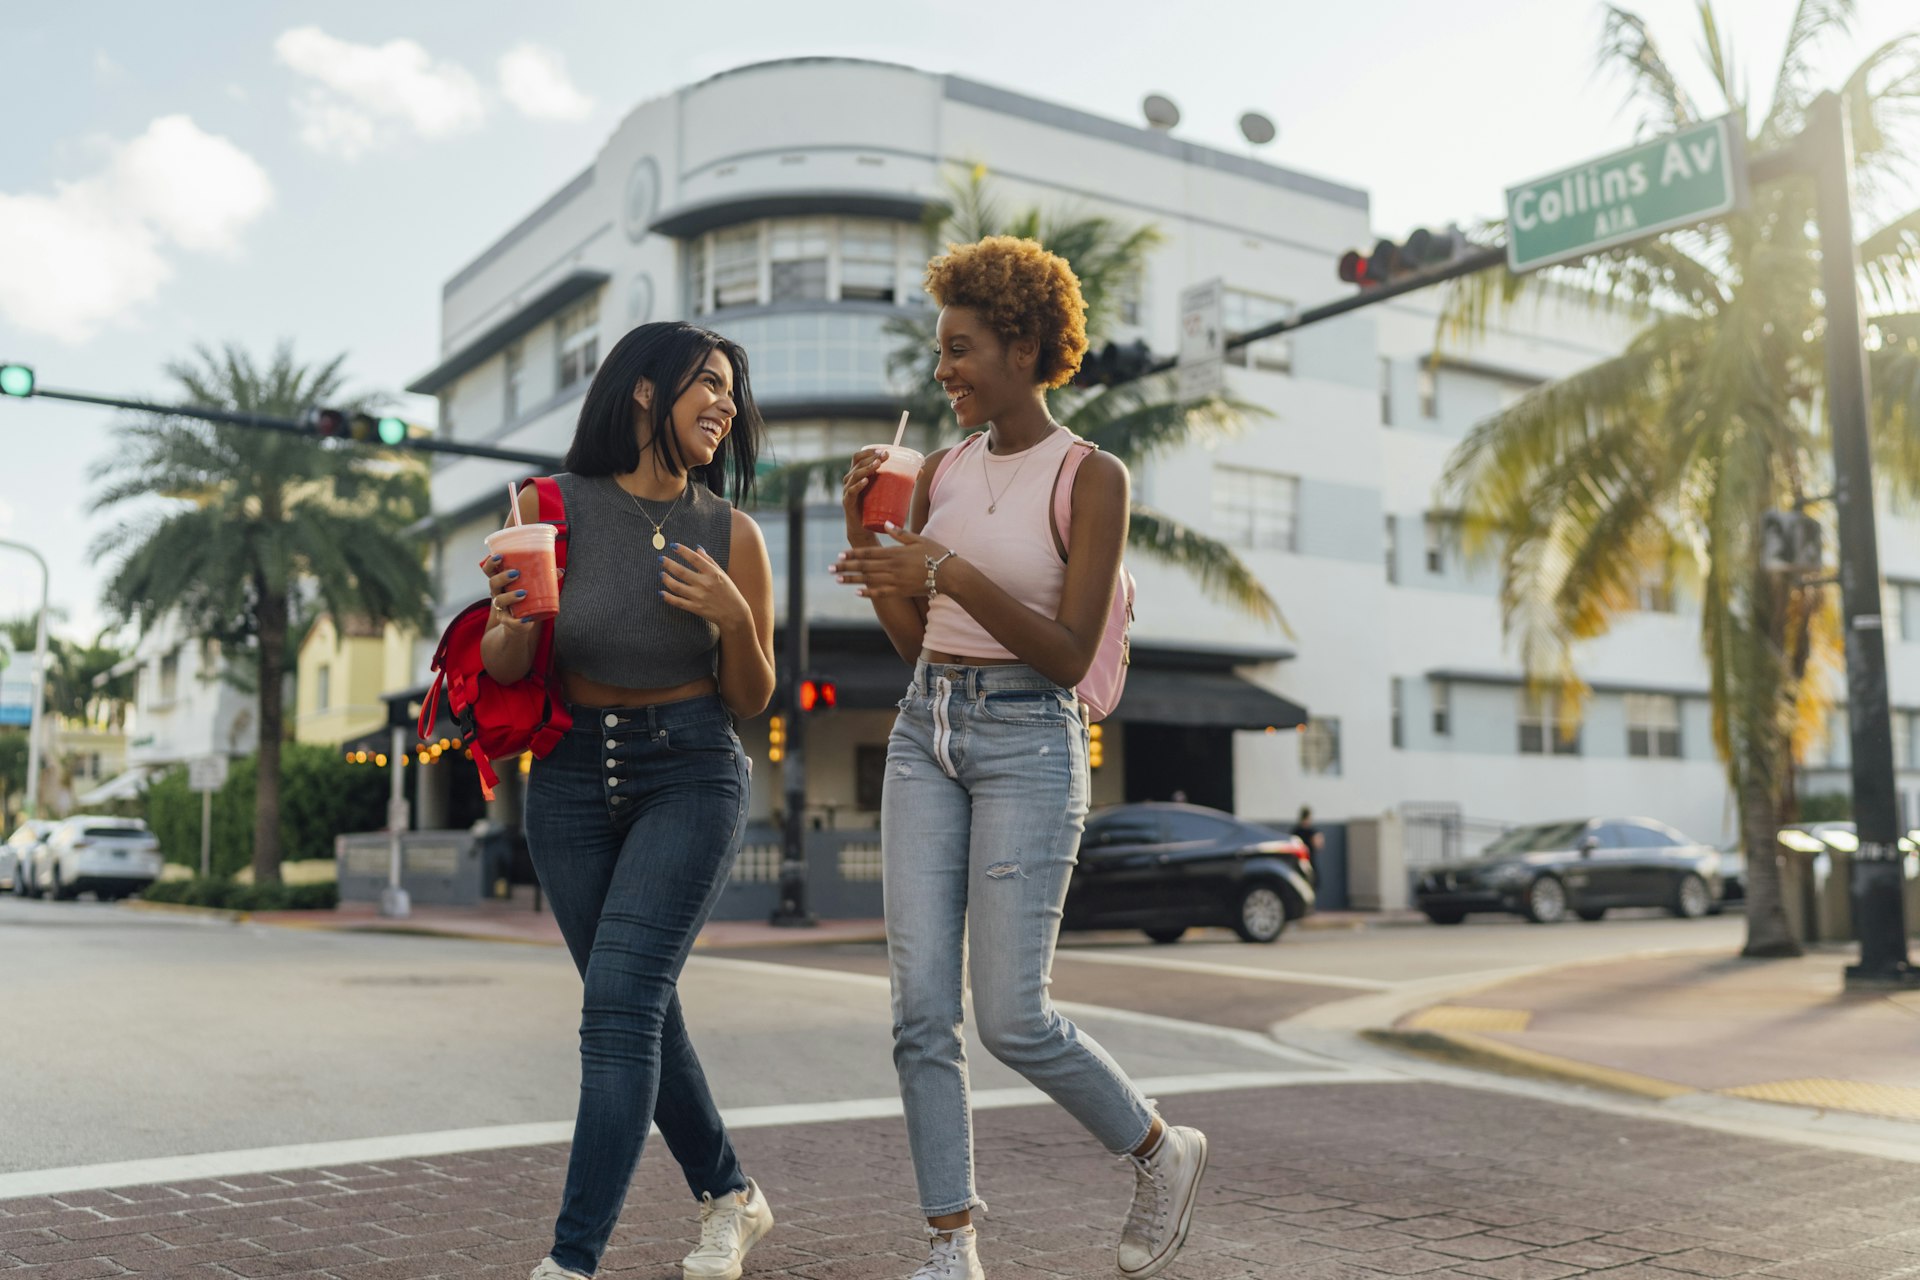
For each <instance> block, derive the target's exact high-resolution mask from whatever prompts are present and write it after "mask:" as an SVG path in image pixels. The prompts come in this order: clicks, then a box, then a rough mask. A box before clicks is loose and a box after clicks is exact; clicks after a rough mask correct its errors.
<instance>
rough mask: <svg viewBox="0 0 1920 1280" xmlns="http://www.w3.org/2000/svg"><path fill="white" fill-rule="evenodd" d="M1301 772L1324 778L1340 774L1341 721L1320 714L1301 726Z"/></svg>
mask: <svg viewBox="0 0 1920 1280" xmlns="http://www.w3.org/2000/svg"><path fill="white" fill-rule="evenodd" d="M1300 772H1302V773H1306V774H1313V775H1315V776H1317V777H1322V778H1337V777H1339V776H1340V721H1339V719H1338V717H1333V716H1320V717H1316V718H1314V719H1311V720H1309V721H1307V722H1306V723H1305V724H1303V725H1301V726H1300Z"/></svg>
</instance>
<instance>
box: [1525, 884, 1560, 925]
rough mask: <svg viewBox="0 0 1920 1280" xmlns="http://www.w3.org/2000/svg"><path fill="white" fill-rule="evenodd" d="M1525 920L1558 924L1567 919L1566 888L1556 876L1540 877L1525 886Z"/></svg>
mask: <svg viewBox="0 0 1920 1280" xmlns="http://www.w3.org/2000/svg"><path fill="white" fill-rule="evenodd" d="M1526 913H1527V919H1529V920H1531V921H1533V922H1534V923H1535V924H1558V923H1560V921H1562V920H1565V919H1566V918H1567V887H1566V886H1565V885H1563V884H1561V883H1560V880H1559V878H1558V877H1557V876H1541V877H1540V878H1539V879H1537V880H1535V881H1534V882H1533V883H1532V884H1530V885H1528V886H1527V904H1526Z"/></svg>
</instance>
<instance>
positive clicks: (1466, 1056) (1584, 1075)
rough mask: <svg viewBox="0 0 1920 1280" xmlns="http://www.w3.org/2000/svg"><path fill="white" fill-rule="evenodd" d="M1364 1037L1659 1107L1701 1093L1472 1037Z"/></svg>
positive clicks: (1380, 1032) (1385, 1030)
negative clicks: (1618, 1095) (1647, 1100)
mask: <svg viewBox="0 0 1920 1280" xmlns="http://www.w3.org/2000/svg"><path fill="white" fill-rule="evenodd" d="M1360 1035H1361V1037H1362V1038H1364V1039H1366V1040H1368V1041H1371V1042H1372V1043H1374V1044H1377V1045H1382V1046H1384V1047H1386V1048H1389V1049H1395V1050H1398V1051H1399V1052H1401V1053H1411V1054H1417V1055H1419V1056H1420V1057H1423V1058H1431V1059H1433V1060H1435V1061H1438V1062H1445V1063H1448V1064H1449V1065H1452V1066H1456V1067H1468V1068H1471V1069H1473V1070H1477V1071H1497V1072H1500V1073H1501V1074H1502V1075H1511V1076H1523V1077H1525V1078H1527V1079H1530V1080H1547V1081H1550V1082H1553V1083H1556V1084H1577V1085H1585V1086H1587V1087H1589V1088H1596V1089H1607V1090H1610V1091H1612V1092H1614V1093H1624V1094H1627V1095H1629V1096H1631V1097H1635V1098H1647V1099H1651V1100H1653V1101H1656V1102H1664V1101H1666V1100H1667V1099H1669V1098H1678V1097H1682V1096H1684V1095H1687V1094H1691V1093H1698V1092H1700V1091H1699V1090H1698V1089H1695V1088H1693V1087H1691V1086H1689V1085H1683V1084H1675V1083H1674V1082H1673V1081H1671V1080H1660V1079H1656V1078H1655V1077H1653V1076H1643V1075H1640V1074H1638V1073H1636V1072H1632V1071H1621V1070H1618V1069H1616V1068H1614V1067H1603V1066H1600V1065H1599V1064H1597V1063H1592V1062H1581V1061H1579V1060H1578V1059H1576V1058H1563V1057H1560V1056H1559V1055H1557V1054H1552V1053H1541V1052H1540V1051H1539V1050H1537V1049H1524V1048H1521V1047H1520V1046H1519V1045H1512V1044H1505V1043H1502V1042H1501V1041H1498V1040H1494V1039H1491V1038H1489V1037H1487V1036H1484V1035H1481V1034H1479V1033H1477V1032H1473V1031H1403V1030H1400V1029H1398V1028H1395V1027H1372V1028H1368V1029H1367V1030H1364V1031H1362V1032H1361V1033H1360Z"/></svg>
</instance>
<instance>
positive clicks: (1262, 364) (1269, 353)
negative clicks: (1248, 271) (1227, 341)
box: [1220, 289, 1293, 373]
mask: <svg viewBox="0 0 1920 1280" xmlns="http://www.w3.org/2000/svg"><path fill="white" fill-rule="evenodd" d="M1292 314H1293V304H1292V303H1291V302H1287V301H1285V300H1283V299H1281V298H1270V297H1267V296H1265V295H1264V294H1258V293H1248V292H1247V291H1246V290H1244V289H1226V290H1223V291H1222V292H1221V295H1220V322H1221V323H1222V324H1224V325H1225V326H1226V328H1227V333H1228V334H1229V335H1232V334H1239V333H1248V332H1250V331H1252V330H1254V329H1260V328H1264V327H1265V326H1267V325H1270V324H1272V323H1273V322H1274V321H1276V320H1285V319H1286V318H1287V317H1288V316H1291V315H1292ZM1227 363H1228V364H1236V365H1239V366H1240V367H1241V368H1243V369H1267V370H1270V371H1272V372H1275V373H1286V372H1287V371H1288V370H1290V369H1292V368H1293V338H1292V336H1291V335H1289V334H1285V333H1281V334H1276V335H1274V336H1273V337H1271V338H1262V339H1260V341H1258V342H1249V343H1247V344H1246V345H1245V346H1241V347H1232V348H1229V349H1228V351H1227Z"/></svg>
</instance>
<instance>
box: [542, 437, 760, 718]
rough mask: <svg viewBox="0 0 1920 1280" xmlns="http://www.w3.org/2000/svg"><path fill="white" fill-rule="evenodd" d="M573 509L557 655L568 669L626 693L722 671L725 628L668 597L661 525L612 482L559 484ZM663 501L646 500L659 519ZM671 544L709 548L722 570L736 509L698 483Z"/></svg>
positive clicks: (566, 477)
mask: <svg viewBox="0 0 1920 1280" xmlns="http://www.w3.org/2000/svg"><path fill="white" fill-rule="evenodd" d="M554 478H555V479H556V480H558V481H559V482H560V497H561V499H562V500H563V501H564V502H565V503H566V504H567V576H566V581H565V583H564V584H563V585H562V588H561V591H560V614H559V616H558V617H556V618H555V619H554V620H553V651H554V656H555V660H556V661H557V662H558V663H559V665H560V666H561V668H562V669H564V670H567V671H571V672H573V673H575V674H576V675H581V676H584V677H586V678H587V679H589V680H593V681H597V682H598V683H600V684H611V685H618V686H619V687H621V688H623V689H670V688H673V687H674V686H676V685H683V684H688V683H691V682H692V681H695V680H700V679H704V678H705V677H707V676H711V675H713V674H714V673H715V671H716V670H717V660H718V657H719V652H720V630H719V628H718V627H715V626H714V625H713V624H712V623H710V622H708V621H707V620H706V619H704V618H701V617H697V616H695V615H694V614H691V613H688V612H686V611H685V610H684V609H677V608H675V607H674V606H673V605H670V604H668V603H667V602H666V601H665V600H663V599H661V598H660V574H661V567H660V556H661V555H662V554H663V553H661V552H659V551H656V550H654V547H653V525H652V523H651V522H650V521H649V520H648V519H647V518H646V517H644V516H642V515H641V514H640V508H639V507H638V506H636V505H635V502H634V499H633V497H632V495H630V494H628V493H627V491H626V490H624V489H622V488H621V487H620V485H619V482H618V481H616V480H615V479H614V478H613V477H612V476H577V475H573V474H572V473H566V474H562V475H559V476H556V477H554ZM667 505H668V504H666V503H664V502H647V504H646V510H647V512H648V514H649V515H651V516H652V518H653V519H655V520H658V519H660V517H661V516H662V515H665V514H666V512H667ZM660 530H661V532H662V533H664V534H665V535H666V537H667V541H668V542H669V543H674V542H679V543H683V544H685V545H687V546H690V547H705V548H706V549H707V554H708V555H710V556H712V557H713V558H714V560H715V562H717V563H718V564H719V566H720V567H721V568H722V569H724V568H726V567H727V557H728V553H729V552H730V551H731V550H732V545H733V505H732V504H731V503H729V502H728V501H727V500H726V499H725V498H722V497H720V496H719V495H718V494H716V493H714V492H713V491H712V490H711V489H709V488H707V486H706V485H705V484H703V483H702V482H701V481H699V480H698V479H694V480H691V481H689V482H688V485H687V491H686V495H685V496H684V497H683V498H681V499H680V503H679V505H678V506H676V507H675V508H674V509H673V512H672V514H671V515H666V519H665V520H664V521H662V523H661V526H660Z"/></svg>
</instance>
